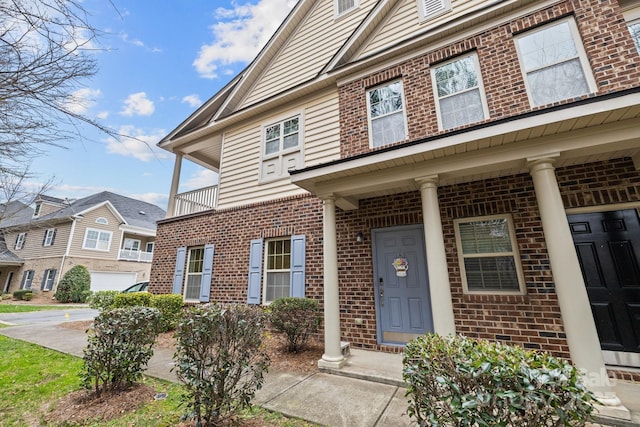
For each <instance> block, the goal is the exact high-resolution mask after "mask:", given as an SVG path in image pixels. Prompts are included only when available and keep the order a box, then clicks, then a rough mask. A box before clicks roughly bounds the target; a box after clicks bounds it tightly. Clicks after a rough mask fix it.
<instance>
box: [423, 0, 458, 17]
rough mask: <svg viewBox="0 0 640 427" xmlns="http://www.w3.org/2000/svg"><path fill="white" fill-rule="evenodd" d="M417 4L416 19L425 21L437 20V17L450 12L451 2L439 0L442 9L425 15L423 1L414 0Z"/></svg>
mask: <svg viewBox="0 0 640 427" xmlns="http://www.w3.org/2000/svg"><path fill="white" fill-rule="evenodd" d="M416 1H417V2H418V17H419V18H420V21H427V20H430V19H433V18H437V17H438V16H441V15H444V14H445V13H449V12H451V1H450V0H440V3H442V8H441V9H439V10H437V11H435V12H432V13H429V14H427V13H426V10H425V4H424V3H425V0H416Z"/></svg>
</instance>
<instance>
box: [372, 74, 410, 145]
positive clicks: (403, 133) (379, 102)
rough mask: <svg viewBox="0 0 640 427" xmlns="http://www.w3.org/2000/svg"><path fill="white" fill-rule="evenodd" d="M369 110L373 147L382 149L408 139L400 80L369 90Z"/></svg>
mask: <svg viewBox="0 0 640 427" xmlns="http://www.w3.org/2000/svg"><path fill="white" fill-rule="evenodd" d="M367 110H368V114H369V135H370V136H369V138H370V143H371V146H372V147H381V146H383V145H387V144H392V143H394V142H398V141H404V140H405V139H406V138H407V122H406V118H405V115H404V100H403V94H402V82H401V81H400V80H397V81H394V82H392V83H389V84H387V85H385V86H380V87H377V88H374V89H371V90H369V91H368V92H367Z"/></svg>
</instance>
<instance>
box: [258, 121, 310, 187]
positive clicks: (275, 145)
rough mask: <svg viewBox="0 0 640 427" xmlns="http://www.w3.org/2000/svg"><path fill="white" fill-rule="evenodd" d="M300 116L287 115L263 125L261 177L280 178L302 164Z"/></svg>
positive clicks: (265, 178) (266, 178)
mask: <svg viewBox="0 0 640 427" xmlns="http://www.w3.org/2000/svg"><path fill="white" fill-rule="evenodd" d="M301 135H302V117H301V115H297V116H294V117H288V118H286V119H284V120H282V121H279V122H277V123H272V124H270V125H268V126H265V127H264V130H263V140H264V145H263V147H264V151H263V154H262V168H261V172H260V174H261V178H262V179H264V180H269V179H277V178H282V177H285V176H287V175H288V171H289V170H291V169H296V168H298V167H300V166H302V151H301V147H302V136H301Z"/></svg>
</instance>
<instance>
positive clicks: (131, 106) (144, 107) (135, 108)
mask: <svg viewBox="0 0 640 427" xmlns="http://www.w3.org/2000/svg"><path fill="white" fill-rule="evenodd" d="M155 109H156V107H155V106H154V105H153V101H151V100H150V99H148V98H147V94H146V93H144V92H138V93H132V94H131V95H129V97H127V99H125V101H124V107H123V109H122V111H121V112H120V114H122V115H123V116H129V117H131V116H134V115H135V116H150V115H152V114H153V112H154V111H155Z"/></svg>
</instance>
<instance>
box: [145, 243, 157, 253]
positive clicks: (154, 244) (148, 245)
mask: <svg viewBox="0 0 640 427" xmlns="http://www.w3.org/2000/svg"><path fill="white" fill-rule="evenodd" d="M149 247H151V250H149ZM155 247H156V242H147V244H146V245H145V251H146V252H148V253H153V250H154V249H155Z"/></svg>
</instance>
